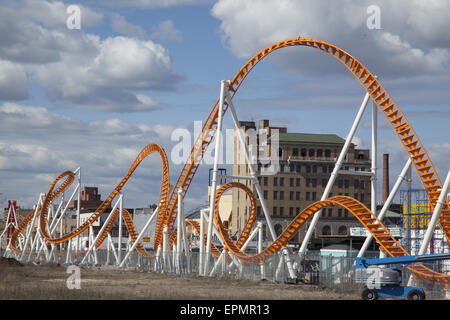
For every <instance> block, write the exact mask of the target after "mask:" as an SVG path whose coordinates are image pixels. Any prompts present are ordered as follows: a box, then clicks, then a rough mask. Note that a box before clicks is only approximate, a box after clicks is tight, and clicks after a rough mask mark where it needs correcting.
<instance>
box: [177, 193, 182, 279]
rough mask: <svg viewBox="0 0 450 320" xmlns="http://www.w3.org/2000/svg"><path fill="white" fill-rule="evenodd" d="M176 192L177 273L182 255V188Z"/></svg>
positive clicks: (179, 270)
mask: <svg viewBox="0 0 450 320" xmlns="http://www.w3.org/2000/svg"><path fill="white" fill-rule="evenodd" d="M177 193H178V208H177V210H178V214H177V250H176V266H177V272H178V273H179V274H181V255H182V247H181V240H182V237H183V231H182V227H181V219H182V218H183V217H182V213H181V212H182V211H183V208H182V206H183V199H182V194H183V190H182V189H178V190H177Z"/></svg>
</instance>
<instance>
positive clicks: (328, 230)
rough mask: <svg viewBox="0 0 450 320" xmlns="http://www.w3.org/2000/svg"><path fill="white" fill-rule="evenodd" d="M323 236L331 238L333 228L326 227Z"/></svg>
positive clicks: (323, 229)
mask: <svg viewBox="0 0 450 320" xmlns="http://www.w3.org/2000/svg"><path fill="white" fill-rule="evenodd" d="M322 235H323V236H330V235H331V227H330V226H324V227H323V228H322Z"/></svg>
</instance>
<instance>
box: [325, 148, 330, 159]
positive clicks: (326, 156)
mask: <svg viewBox="0 0 450 320" xmlns="http://www.w3.org/2000/svg"><path fill="white" fill-rule="evenodd" d="M329 157H331V150H330V149H326V150H325V158H329Z"/></svg>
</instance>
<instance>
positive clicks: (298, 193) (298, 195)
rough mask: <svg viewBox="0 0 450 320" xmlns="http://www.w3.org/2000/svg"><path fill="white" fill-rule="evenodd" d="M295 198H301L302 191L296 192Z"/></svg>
mask: <svg viewBox="0 0 450 320" xmlns="http://www.w3.org/2000/svg"><path fill="white" fill-rule="evenodd" d="M295 200H300V192H298V191H297V192H296V193H295Z"/></svg>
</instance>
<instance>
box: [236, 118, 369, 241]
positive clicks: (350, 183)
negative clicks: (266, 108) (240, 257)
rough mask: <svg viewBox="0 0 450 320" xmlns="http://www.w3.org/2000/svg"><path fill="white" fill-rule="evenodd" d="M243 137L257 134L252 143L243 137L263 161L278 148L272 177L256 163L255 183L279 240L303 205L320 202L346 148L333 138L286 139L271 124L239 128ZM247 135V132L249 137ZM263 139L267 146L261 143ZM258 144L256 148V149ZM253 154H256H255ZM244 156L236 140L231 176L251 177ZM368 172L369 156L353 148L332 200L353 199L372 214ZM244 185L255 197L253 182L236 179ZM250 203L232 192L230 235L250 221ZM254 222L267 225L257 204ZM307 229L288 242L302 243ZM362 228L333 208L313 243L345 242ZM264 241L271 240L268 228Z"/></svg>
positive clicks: (298, 135)
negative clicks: (322, 240)
mask: <svg viewBox="0 0 450 320" xmlns="http://www.w3.org/2000/svg"><path fill="white" fill-rule="evenodd" d="M240 126H241V129H242V130H244V132H246V133H248V132H252V130H254V131H253V132H255V133H256V136H257V138H256V139H252V138H251V135H246V139H247V141H246V143H247V144H249V142H250V141H253V143H250V146H249V149H250V150H258V151H259V152H260V154H264V155H265V156H274V154H273V153H274V151H271V150H274V146H275V142H276V141H275V140H274V139H277V141H278V142H277V143H278V151H275V152H277V153H278V155H277V156H278V161H279V166H278V170H276V171H277V172H276V173H275V174H270V173H269V174H266V173H265V172H264V171H265V170H266V169H267V168H266V167H268V166H269V164H267V163H263V162H262V161H259V159H260V158H258V162H257V166H255V167H256V168H257V178H258V180H259V183H260V185H261V188H262V190H263V196H264V199H265V202H266V205H267V208H268V210H269V212H270V216H271V218H272V221H273V224H274V229H275V231H276V232H277V234H279V233H281V231H282V230H283V229H284V228H285V227H286V226H287V225H288V224H289V223H290V222H291V221H292V219H293V218H294V217H295V216H296V215H297V214H298V213H299V212H300V211H301V210H302V209H304V208H305V207H306V206H307V205H309V204H311V203H313V202H316V201H319V200H320V198H321V196H322V194H323V191H324V189H325V186H326V185H327V183H328V180H329V178H330V175H331V172H332V171H333V169H334V164H335V162H336V160H337V158H338V156H339V153H340V151H341V149H342V147H343V145H344V143H345V140H344V139H342V138H340V137H338V136H337V135H335V134H310V133H289V132H287V128H285V127H271V126H270V125H269V120H261V121H259V126H258V128H256V125H255V122H240ZM248 130H250V131H248ZM264 136H267V140H266V141H265V140H264V139H262V138H261V137H264ZM255 142H256V145H255ZM253 154H254V153H253ZM240 159H242V150H241V148H240V146H239V140H238V139H237V136H236V134H235V140H234V164H233V176H249V175H250V171H249V169H248V167H247V165H246V164H245V162H243V161H242V160H240ZM370 167H371V161H370V157H369V150H365V149H364V150H362V149H356V148H355V146H354V145H353V144H352V145H351V146H350V148H349V151H348V154H347V156H346V159H345V161H344V163H343V166H342V168H341V170H340V172H339V174H338V177H337V179H336V182H335V184H334V186H333V188H332V190H331V194H330V196H333V195H347V196H351V197H353V198H356V199H358V200H360V201H361V202H363V203H364V204H365V205H366V206H368V207H369V208H370ZM234 181H239V182H241V183H243V184H246V185H247V186H248V187H250V189H252V190H253V192H254V194H255V195H257V193H256V189H255V186H254V182H253V181H252V180H249V179H235V180H234ZM249 212H250V201H249V200H248V197H247V196H246V194H245V193H244V192H243V191H240V190H238V189H233V204H232V219H231V220H232V226H231V230H232V234H240V232H241V231H242V229H243V227H244V226H245V223H246V221H247V219H248V215H249ZM257 217H258V220H262V221H263V222H264V224H265V218H264V214H263V211H262V208H261V204H260V202H259V200H258V206H257ZM307 226H308V223H307V224H306V225H304V226H303V227H302V228H301V229H300V231H299V232H298V233H297V235H296V236H294V238H293V239H292V242H301V240H302V239H303V237H304V236H305V234H306V230H307ZM355 226H360V224H359V222H358V221H357V220H356V218H354V217H353V215H352V214H351V213H349V212H347V210H345V209H343V208H340V207H334V208H325V209H323V211H322V215H321V218H320V219H319V223H318V224H317V226H316V230H315V234H314V236H313V237H315V238H322V237H336V236H337V237H347V236H348V235H349V228H350V227H355ZM264 228H265V238H266V239H267V240H270V234H269V231H268V229H267V228H266V226H265V225H264Z"/></svg>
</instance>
